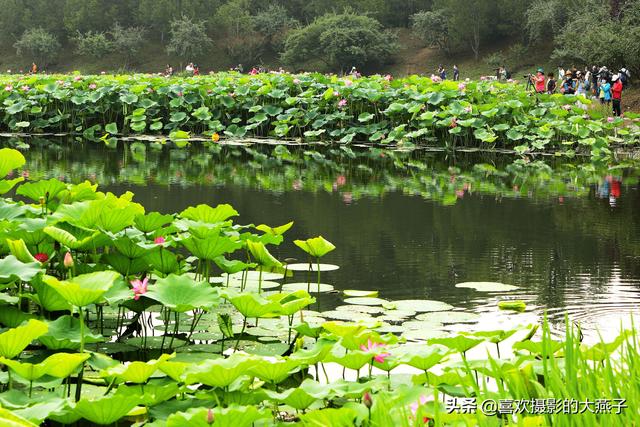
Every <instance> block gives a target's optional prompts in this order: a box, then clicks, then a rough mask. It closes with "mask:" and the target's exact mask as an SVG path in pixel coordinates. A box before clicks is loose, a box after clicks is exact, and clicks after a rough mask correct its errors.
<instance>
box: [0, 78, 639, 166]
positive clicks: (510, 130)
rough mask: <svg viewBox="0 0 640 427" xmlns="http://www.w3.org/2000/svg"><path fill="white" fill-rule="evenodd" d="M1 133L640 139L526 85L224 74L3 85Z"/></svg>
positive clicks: (584, 143)
mask: <svg viewBox="0 0 640 427" xmlns="http://www.w3.org/2000/svg"><path fill="white" fill-rule="evenodd" d="M0 102H1V105H2V107H1V112H0V114H1V115H2V129H3V130H5V131H11V132H58V133H75V134H83V136H84V137H85V138H88V139H97V138H104V139H105V140H107V139H108V138H110V137H114V135H120V134H148V133H151V134H162V135H171V136H172V138H174V139H186V138H188V137H189V136H193V135H202V134H204V135H208V136H212V137H213V138H214V139H215V140H217V138H218V137H219V135H222V136H225V137H228V138H241V137H247V136H259V137H273V138H279V139H283V138H302V139H304V140H308V141H316V140H323V141H332V142H337V143H342V144H348V143H351V142H354V141H364V142H367V143H382V144H397V145H403V146H412V145H417V144H430V145H440V146H441V145H446V146H449V147H454V146H460V145H466V146H482V147H488V148H493V147H506V148H510V149H514V150H515V151H516V152H519V153H527V152H532V151H567V150H569V151H571V152H576V151H577V152H585V153H590V154H591V155H593V156H596V157H599V156H606V155H608V154H609V153H610V150H611V146H612V145H616V146H617V145H623V144H637V143H638V141H639V140H640V128H639V127H638V125H637V123H636V122H635V121H633V120H635V118H637V116H636V115H634V114H631V113H628V114H627V118H626V119H622V118H612V117H603V116H602V112H601V110H599V109H597V108H590V107H589V104H590V101H587V100H586V99H584V98H581V97H575V96H564V95H559V94H558V95H534V94H531V93H529V92H527V91H525V89H524V87H523V85H518V84H515V83H506V84H502V83H497V82H490V81H478V82H476V81H473V82H453V81H443V82H442V81H438V79H437V78H428V77H420V76H410V77H407V78H401V79H400V78H399V79H391V78H390V77H389V76H387V77H382V76H371V77H364V78H358V79H353V78H350V77H346V78H339V77H336V76H327V75H322V74H301V75H291V74H260V75H256V76H247V75H241V74H237V73H218V74H212V75H208V76H199V77H193V78H187V79H185V78H166V77H162V76H154V75H116V76H112V75H99V76H94V75H89V76H83V75H36V76H17V75H4V76H0Z"/></svg>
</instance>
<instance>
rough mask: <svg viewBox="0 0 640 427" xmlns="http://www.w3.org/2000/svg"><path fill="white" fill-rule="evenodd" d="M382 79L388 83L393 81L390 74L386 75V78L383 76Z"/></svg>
mask: <svg viewBox="0 0 640 427" xmlns="http://www.w3.org/2000/svg"><path fill="white" fill-rule="evenodd" d="M384 79H385V80H386V81H388V82H390V81H391V80H393V76H392V75H391V74H387V75H386V76H384Z"/></svg>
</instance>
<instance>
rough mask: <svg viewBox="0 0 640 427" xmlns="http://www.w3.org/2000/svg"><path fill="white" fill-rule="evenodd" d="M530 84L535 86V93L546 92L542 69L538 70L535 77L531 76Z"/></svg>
mask: <svg viewBox="0 0 640 427" xmlns="http://www.w3.org/2000/svg"><path fill="white" fill-rule="evenodd" d="M531 83H533V84H534V85H535V88H536V92H537V93H544V92H545V91H546V90H547V84H546V79H545V77H544V70H543V69H542V68H538V72H537V73H536V75H535V76H531Z"/></svg>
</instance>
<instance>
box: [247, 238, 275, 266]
mask: <svg viewBox="0 0 640 427" xmlns="http://www.w3.org/2000/svg"><path fill="white" fill-rule="evenodd" d="M247 249H249V252H251V255H252V256H253V259H254V260H255V262H256V263H257V264H258V265H260V266H263V267H281V266H282V263H281V262H280V261H278V260H277V259H276V258H275V257H274V256H273V255H271V253H270V252H269V251H268V250H267V248H266V247H265V245H264V244H263V243H261V242H254V241H251V240H247Z"/></svg>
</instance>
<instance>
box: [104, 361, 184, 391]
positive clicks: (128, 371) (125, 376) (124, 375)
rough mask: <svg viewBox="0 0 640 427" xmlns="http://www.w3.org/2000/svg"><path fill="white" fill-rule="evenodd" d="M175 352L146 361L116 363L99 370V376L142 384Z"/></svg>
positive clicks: (119, 381)
mask: <svg viewBox="0 0 640 427" xmlns="http://www.w3.org/2000/svg"><path fill="white" fill-rule="evenodd" d="M174 356H175V354H163V355H161V356H160V357H159V358H158V359H154V360H150V361H148V362H140V361H134V362H130V363H128V364H118V365H116V366H114V367H111V368H108V369H105V370H103V371H102V372H100V376H102V377H106V378H107V379H108V380H109V383H110V382H111V381H112V380H114V379H115V381H116V382H118V383H121V382H128V383H135V384H144V383H146V382H147V381H148V380H149V378H150V377H151V376H152V375H153V374H155V373H156V371H157V370H158V368H159V367H160V365H161V364H162V363H163V362H165V361H167V360H169V359H171V358H172V357H174Z"/></svg>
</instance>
